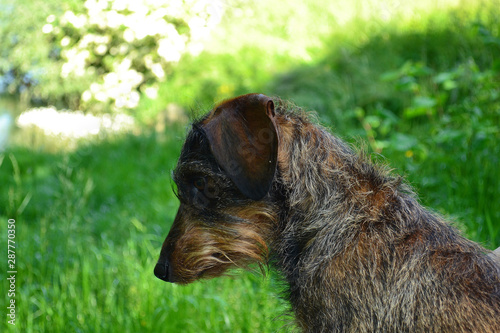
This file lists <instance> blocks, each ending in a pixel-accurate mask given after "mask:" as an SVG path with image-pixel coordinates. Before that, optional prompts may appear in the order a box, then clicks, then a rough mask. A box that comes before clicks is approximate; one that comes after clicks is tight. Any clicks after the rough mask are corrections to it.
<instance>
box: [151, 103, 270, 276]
mask: <svg viewBox="0 0 500 333" xmlns="http://www.w3.org/2000/svg"><path fill="white" fill-rule="evenodd" d="M274 118H275V111H274V103H273V101H272V99H270V98H269V97H267V96H264V95H260V94H248V95H243V96H240V97H236V98H234V99H231V100H228V101H225V102H223V103H221V104H219V105H217V106H215V107H214V109H213V110H212V111H210V112H209V113H208V114H207V115H206V116H205V117H203V118H202V119H201V120H200V121H197V122H196V123H194V124H193V126H192V129H191V131H190V132H189V134H188V136H187V138H186V141H185V143H184V146H183V148H182V151H181V155H180V158H179V161H178V164H177V167H176V169H175V171H174V181H175V183H176V185H177V196H178V198H179V200H180V207H179V210H178V212H177V216H176V217H175V220H174V222H173V225H172V227H171V229H170V232H169V234H168V236H167V238H166V239H165V242H164V243H163V246H162V250H161V254H160V259H159V261H158V263H157V265H156V267H155V270H154V273H155V275H156V276H157V277H158V278H160V279H162V280H165V281H169V282H176V283H182V284H185V283H190V282H193V281H195V280H197V279H200V278H211V277H216V276H220V275H222V274H223V273H224V272H225V271H226V270H227V269H228V268H230V267H231V266H236V267H244V268H246V267H248V265H249V264H251V263H254V262H257V263H259V264H261V265H265V264H266V262H267V256H268V242H269V240H270V238H271V237H272V233H273V230H274V225H275V223H276V220H277V218H276V216H275V215H276V213H275V209H274V208H273V205H272V203H271V202H270V200H268V199H269V195H268V194H269V190H270V188H271V185H272V182H273V179H274V177H275V172H276V164H277V154H278V134H277V131H276V125H275V119H274Z"/></svg>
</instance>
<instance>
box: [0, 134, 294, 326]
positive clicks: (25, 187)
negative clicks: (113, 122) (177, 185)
mask: <svg viewBox="0 0 500 333" xmlns="http://www.w3.org/2000/svg"><path fill="white" fill-rule="evenodd" d="M172 131H173V132H174V133H177V134H176V135H172V136H169V137H168V138H165V137H163V136H161V135H158V134H156V133H149V134H143V135H140V136H134V135H130V136H121V137H115V138H110V139H107V140H105V141H104V142H100V143H97V144H90V143H89V144H86V145H84V146H82V147H81V148H79V149H77V150H76V151H74V152H71V153H65V154H59V155H58V154H48V153H44V152H41V151H36V150H35V151H33V150H30V149H17V150H15V151H14V152H10V153H7V154H4V155H1V156H2V158H3V162H2V165H1V166H0V168H1V169H0V170H1V173H0V175H1V181H2V184H8V185H7V188H6V191H3V192H2V202H9V204H8V205H7V207H6V208H7V209H6V210H2V212H1V213H0V215H1V216H2V220H4V221H5V223H6V221H7V217H8V218H14V219H16V231H17V233H16V242H17V270H18V281H17V286H18V291H17V296H16V301H17V305H18V312H17V319H18V325H17V329H18V331H19V332H68V331H75V332H113V331H115V330H116V331H120V332H123V331H126V332H146V331H147V332H160V331H163V332H266V331H275V330H277V329H278V328H279V327H281V326H282V325H283V321H282V320H279V319H278V320H275V319H276V318H278V316H279V315H280V314H281V313H282V312H283V310H284V309H286V305H285V303H284V302H283V300H281V299H279V298H278V295H277V294H275V293H273V291H276V290H279V289H280V288H279V287H278V286H277V284H276V282H275V280H274V279H263V278H262V277H260V276H258V275H256V274H250V273H245V274H243V278H238V279H237V280H235V279H232V278H224V279H222V280H219V281H216V280H214V281H207V282H202V283H196V284H193V285H191V286H187V287H180V286H176V285H171V284H167V283H164V282H162V281H160V280H158V279H157V278H156V277H154V275H153V268H154V265H155V263H156V260H157V258H158V256H159V252H160V248H161V244H162V242H163V240H164V237H165V236H166V234H167V232H168V229H169V227H170V224H171V222H172V221H173V217H174V216H175V212H176V210H177V200H176V199H174V195H173V193H172V190H171V181H170V172H171V170H172V169H173V167H174V165H175V162H176V157H177V156H178V153H179V149H180V145H181V143H182V140H181V137H182V134H183V132H182V131H179V130H175V129H170V133H172ZM12 176H14V177H13V179H12V178H10V177H12ZM26 198H28V199H26ZM25 199H26V200H29V202H27V203H26V202H25ZM23 202H24V203H23ZM4 230H5V229H4V228H2V242H1V246H2V248H6V247H7V246H6V241H5V240H6V239H7V237H6V232H4ZM1 278H2V280H5V278H6V276H5V274H4V273H2V276H1ZM3 286H4V285H2V287H3ZM2 325H6V323H5V321H3V322H2Z"/></svg>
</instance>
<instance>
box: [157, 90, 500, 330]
mask: <svg viewBox="0 0 500 333" xmlns="http://www.w3.org/2000/svg"><path fill="white" fill-rule="evenodd" d="M274 103H275V105H277V107H276V115H275V118H274V121H275V126H276V130H277V132H278V137H279V138H280V143H279V147H278V155H277V172H276V175H275V176H274V180H273V183H272V186H271V189H270V191H269V193H268V194H267V195H266V196H265V197H264V198H263V199H262V200H258V201H254V200H250V199H248V198H246V197H245V196H244V195H242V194H241V192H240V191H238V189H237V188H236V187H235V186H234V184H233V183H232V182H231V180H230V179H229V177H227V175H226V174H225V171H224V170H222V168H220V166H219V165H218V164H217V162H216V160H215V159H214V157H213V155H212V154H211V153H210V149H209V148H208V143H207V139H206V137H204V135H203V133H202V132H200V131H198V130H197V128H198V126H199V125H200V124H202V123H203V121H204V119H206V118H204V119H202V120H200V121H199V122H197V123H196V124H195V126H194V127H193V130H192V132H191V133H190V134H189V136H188V139H187V140H186V144H185V146H184V149H183V152H182V154H181V158H180V160H179V165H178V168H177V170H176V172H175V180H176V183H177V184H178V187H179V197H180V199H181V207H180V209H179V213H178V216H177V218H176V221H175V222H174V226H173V228H172V230H171V232H170V234H169V236H168V237H167V239H166V240H165V244H164V246H163V249H162V255H161V257H160V261H162V260H167V259H165V258H168V262H169V263H168V265H171V266H170V271H169V274H170V275H171V276H170V278H165V279H168V280H170V281H171V282H180V283H189V282H192V281H194V280H196V279H198V278H202V277H205V278H210V277H215V276H219V275H221V274H222V273H224V271H225V270H226V269H227V268H229V267H231V266H235V265H236V266H243V267H247V266H248V265H249V264H250V263H252V262H258V263H261V264H262V265H266V264H267V262H268V259H269V258H271V264H272V266H274V267H275V268H276V269H277V270H278V271H280V272H281V273H282V274H283V276H284V278H285V280H286V281H287V283H288V285H289V292H288V297H289V300H290V302H291V305H292V310H293V312H294V314H295V317H296V322H297V324H298V326H299V327H300V328H301V329H302V330H303V331H304V332H500V319H499V318H500V277H499V273H498V267H497V266H496V264H495V262H494V260H493V259H492V258H491V257H488V256H487V255H486V254H487V252H488V251H487V250H485V249H483V248H482V247H480V246H479V245H477V244H475V243H473V242H471V241H469V240H467V239H465V238H463V237H462V236H460V235H459V233H458V232H457V231H456V230H455V229H454V228H452V227H451V226H450V225H449V224H448V223H446V222H445V221H444V220H443V219H442V218H441V217H439V216H438V215H436V214H434V213H431V212H429V211H428V210H426V209H425V208H423V207H422V206H421V205H420V204H419V203H418V201H417V199H416V198H415V195H414V194H413V193H412V191H411V189H410V188H409V187H408V186H407V185H405V183H404V182H402V180H401V178H400V177H397V176H396V177H395V176H392V175H391V174H390V173H389V172H388V171H386V170H385V169H384V168H381V167H378V166H375V165H373V164H372V163H371V162H370V161H369V160H368V159H367V158H364V157H363V156H360V155H359V154H356V153H354V152H353V150H352V149H351V148H350V147H349V146H348V145H347V144H346V143H344V142H343V141H341V140H340V139H338V138H336V137H334V136H333V135H331V134H330V133H328V132H327V131H326V130H325V129H323V128H321V127H319V126H317V125H314V124H312V123H311V122H310V121H309V119H308V117H307V115H306V114H305V113H303V112H302V111H301V110H300V109H298V108H296V107H294V106H293V105H291V104H288V103H286V102H283V101H280V100H278V99H275V100H274ZM194 174H196V175H198V174H200V175H203V176H204V177H208V178H209V179H210V180H211V182H212V186H213V188H212V190H211V191H208V190H206V189H205V188H204V190H203V191H204V192H205V193H204V195H203V196H202V197H203V200H202V201H203V203H202V204H199V203H196V202H195V201H196V197H197V195H200V194H199V193H197V192H196V191H195V192H192V191H193V188H192V186H191V185H189V184H190V182H189V180H190V179H192V178H193V176H192V175H194ZM183 191H184V193H183ZM189 191H191V192H189ZM188 192H189V193H191V194H186V193H188ZM193 193H194V194H193ZM207 193H208V194H207ZM186 197H190V199H189V200H187V199H186ZM162 258H164V259H162ZM155 273H156V271H155Z"/></svg>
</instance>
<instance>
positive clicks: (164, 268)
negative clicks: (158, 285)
mask: <svg viewBox="0 0 500 333" xmlns="http://www.w3.org/2000/svg"><path fill="white" fill-rule="evenodd" d="M168 266H169V264H168V261H166V262H158V263H157V264H156V266H155V271H154V273H155V276H156V277H157V278H158V279H161V280H163V281H167V282H170V281H169V279H168Z"/></svg>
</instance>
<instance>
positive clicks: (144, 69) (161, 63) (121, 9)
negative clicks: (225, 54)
mask: <svg viewBox="0 0 500 333" xmlns="http://www.w3.org/2000/svg"><path fill="white" fill-rule="evenodd" d="M69 4H70V3H69V2H68V3H65V4H63V7H66V10H65V11H64V12H62V11H59V12H57V11H55V12H52V13H51V14H50V15H47V16H46V17H45V18H44V20H43V21H44V24H43V26H41V27H40V26H35V29H41V31H42V32H43V34H44V35H43V36H40V33H39V31H38V30H37V32H36V35H37V36H38V37H40V38H41V42H42V44H43V45H44V47H45V49H44V52H40V53H41V54H39V55H38V57H37V58H39V59H40V64H41V71H42V72H45V71H47V70H48V68H50V67H49V66H47V65H48V64H47V61H46V59H44V57H48V58H49V61H48V62H49V63H50V65H52V66H53V67H52V70H53V71H56V72H57V73H58V74H60V77H57V78H55V77H54V76H55V75H53V74H54V73H52V77H51V79H52V80H45V81H44V82H42V83H43V86H44V87H43V88H41V89H40V90H39V91H38V93H39V96H40V97H42V98H45V99H49V100H57V99H63V100H65V101H66V102H67V104H69V105H68V106H69V107H70V108H73V109H76V108H80V107H83V108H87V107H92V108H94V109H98V110H105V111H107V110H110V109H112V110H120V109H127V108H128V109H131V108H135V107H136V106H137V105H138V102H139V99H140V93H141V92H142V93H144V94H146V95H147V96H149V97H155V96H156V94H157V91H158V83H159V82H162V81H164V80H165V79H166V76H167V74H168V71H169V68H170V66H171V64H172V63H175V62H177V61H178V60H179V59H180V57H181V55H182V54H184V53H191V54H197V53H199V52H200V51H201V49H202V44H201V43H200V41H201V39H202V38H203V37H205V36H206V34H208V32H209V31H210V29H211V28H212V27H213V26H214V25H216V24H217V23H218V21H219V19H220V16H221V13H220V11H221V8H222V7H220V6H218V2H207V1H202V0H189V1H185V0H159V1H151V0H138V1H134V0H121V1H110V0H87V1H85V3H84V4H83V6H82V5H75V6H73V7H74V8H71V6H70V5H69ZM23 5H25V4H24V3H21V4H12V5H11V7H10V8H11V10H12V12H13V13H14V12H18V11H20V8H22V6H23ZM49 9H51V8H49ZM30 10H32V9H31V8H30ZM14 16H17V15H14ZM10 20H12V18H11V19H10ZM25 23H26V22H25ZM28 27H29V25H27V24H23V25H21V28H22V30H20V31H21V32H19V31H18V32H17V33H15V32H12V31H11V32H10V36H11V39H12V40H17V39H20V36H21V34H22V33H23V32H24V30H26V29H28ZM11 43H12V44H16V43H18V42H17V41H11ZM16 45H17V44H16ZM6 53H7V52H6ZM9 56H10V57H12V55H11V54H9V53H7V57H9ZM32 60H33V59H32V58H23V59H22V62H20V64H19V65H18V66H17V67H19V68H20V70H17V68H14V69H13V67H12V66H8V65H6V64H3V66H1V67H0V71H1V72H0V74H3V75H5V74H7V73H12V74H14V76H15V77H23V78H26V77H27V76H28V75H31V76H34V79H33V82H32V84H31V85H33V84H37V83H39V81H40V78H41V77H43V76H44V75H38V73H37V71H36V70H34V66H33V64H32V63H31V62H32ZM42 62H43V64H42ZM13 70H14V72H13ZM39 76H40V78H39ZM49 76H50V75H49ZM45 78H46V79H48V78H49V77H48V76H46V77H45ZM54 79H56V80H54ZM21 81H22V80H21ZM66 85H68V86H69V87H71V88H69V89H68V88H65V86H66ZM9 86H10V88H9V92H11V93H13V92H18V91H19V90H20V89H23V88H22V87H24V86H22V82H20V81H19V79H18V80H17V81H12V82H10V83H9Z"/></svg>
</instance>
